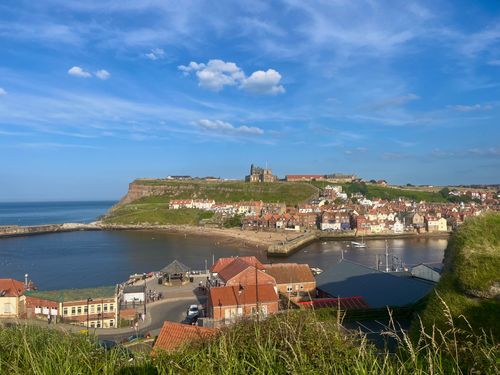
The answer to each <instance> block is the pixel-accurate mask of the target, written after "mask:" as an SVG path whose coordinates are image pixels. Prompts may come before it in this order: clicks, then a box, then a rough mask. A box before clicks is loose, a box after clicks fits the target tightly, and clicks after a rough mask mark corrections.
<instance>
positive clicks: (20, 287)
mask: <svg viewBox="0 0 500 375" xmlns="http://www.w3.org/2000/svg"><path fill="white" fill-rule="evenodd" d="M25 290H26V289H25V287H24V283H23V282H21V281H17V280H14V279H0V297H19V296H21V295H22V294H23V293H24V291H25Z"/></svg>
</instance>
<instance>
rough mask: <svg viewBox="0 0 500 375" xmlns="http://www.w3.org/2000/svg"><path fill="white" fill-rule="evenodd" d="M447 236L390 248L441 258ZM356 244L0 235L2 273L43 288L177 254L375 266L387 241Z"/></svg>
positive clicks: (122, 273) (115, 234) (94, 281)
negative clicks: (276, 250) (277, 251)
mask: <svg viewBox="0 0 500 375" xmlns="http://www.w3.org/2000/svg"><path fill="white" fill-rule="evenodd" d="M446 243H447V240H446V239H436V238H429V239H398V240H389V241H388V246H389V249H390V251H391V252H392V253H393V254H394V255H397V256H398V257H400V258H401V259H402V260H403V261H404V262H406V263H407V264H416V263H421V262H439V261H441V260H442V258H443V252H444V248H445V247H446ZM367 244H368V248H366V249H354V248H350V247H348V243H346V242H343V241H330V242H327V243H314V244H311V245H310V246H308V247H306V248H304V249H302V250H300V251H298V252H297V253H295V254H293V255H291V256H290V257H287V258H267V257H266V253H265V251H264V250H259V249H245V248H240V247H236V246H228V245H220V244H219V243H218V242H217V240H216V239H214V238H209V237H208V238H205V237H198V236H187V237H185V236H184V235H180V234H168V233H165V232H159V231H102V232H100V231H96V232H68V233H52V234H45V235H37V236H27V237H14V238H4V239H0V278H2V277H13V278H16V279H19V280H22V279H23V277H24V276H23V275H24V274H25V273H28V274H29V275H30V278H31V279H32V280H33V281H34V282H35V283H36V284H37V286H38V287H39V288H43V289H58V288H81V287H93V286H100V285H110V284H114V283H118V282H121V281H124V280H126V279H127V278H128V276H129V275H130V274H133V273H136V272H137V273H142V272H150V271H157V270H159V269H161V268H162V267H164V266H165V265H167V264H168V263H170V262H171V261H173V260H174V259H177V260H179V261H181V262H183V263H185V264H186V265H188V266H190V267H191V268H193V269H204V268H205V261H206V262H207V265H208V266H210V264H211V263H212V259H213V258H215V259H217V258H219V257H226V256H236V255H240V256H242V255H256V256H257V257H258V258H260V259H261V260H262V261H265V262H304V263H308V264H309V265H310V266H311V267H319V268H322V269H326V268H327V267H329V266H330V265H332V264H334V263H335V262H337V261H338V260H339V259H340V257H341V249H343V250H344V257H345V258H346V259H350V260H353V261H356V262H359V263H362V264H365V265H368V266H373V267H374V266H375V258H376V254H383V253H384V249H385V242H384V241H382V240H369V241H367Z"/></svg>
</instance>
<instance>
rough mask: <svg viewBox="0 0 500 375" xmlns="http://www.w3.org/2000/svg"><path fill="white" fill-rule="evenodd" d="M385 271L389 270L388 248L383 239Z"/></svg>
mask: <svg viewBox="0 0 500 375" xmlns="http://www.w3.org/2000/svg"><path fill="white" fill-rule="evenodd" d="M385 272H389V248H388V245H387V240H385Z"/></svg>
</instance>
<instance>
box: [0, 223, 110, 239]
mask: <svg viewBox="0 0 500 375" xmlns="http://www.w3.org/2000/svg"><path fill="white" fill-rule="evenodd" d="M101 229H102V228H101V227H100V225H98V224H95V223H90V224H81V223H64V224H47V225H27V226H24V225H5V226H0V238H2V237H19V236H29V235H34V234H45V233H57V232H74V231H80V230H101Z"/></svg>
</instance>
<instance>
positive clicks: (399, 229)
mask: <svg viewBox="0 0 500 375" xmlns="http://www.w3.org/2000/svg"><path fill="white" fill-rule="evenodd" d="M392 231H393V232H394V233H403V232H404V231H405V226H404V224H403V223H402V222H401V221H399V219H396V221H395V222H394V224H393V225H392Z"/></svg>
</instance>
